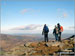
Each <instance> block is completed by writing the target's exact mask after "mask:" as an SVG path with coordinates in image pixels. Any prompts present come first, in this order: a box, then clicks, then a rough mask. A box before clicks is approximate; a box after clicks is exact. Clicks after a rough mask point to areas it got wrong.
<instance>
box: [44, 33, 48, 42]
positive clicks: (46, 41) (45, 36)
mask: <svg viewBox="0 0 75 56" xmlns="http://www.w3.org/2000/svg"><path fill="white" fill-rule="evenodd" d="M45 37H46V42H48V34H46V36H45Z"/></svg>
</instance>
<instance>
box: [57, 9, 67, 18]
mask: <svg viewBox="0 0 75 56" xmlns="http://www.w3.org/2000/svg"><path fill="white" fill-rule="evenodd" d="M57 12H58V16H57V17H58V18H67V17H68V13H67V12H66V10H64V9H61V8H58V9H57Z"/></svg>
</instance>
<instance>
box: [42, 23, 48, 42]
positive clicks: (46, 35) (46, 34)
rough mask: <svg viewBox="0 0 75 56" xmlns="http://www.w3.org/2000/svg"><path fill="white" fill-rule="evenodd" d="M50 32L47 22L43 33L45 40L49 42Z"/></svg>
mask: <svg viewBox="0 0 75 56" xmlns="http://www.w3.org/2000/svg"><path fill="white" fill-rule="evenodd" d="M48 32H49V29H48V26H47V25H46V24H45V25H44V28H43V31H42V35H44V41H45V42H48Z"/></svg>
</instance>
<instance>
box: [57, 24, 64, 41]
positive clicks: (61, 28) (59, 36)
mask: <svg viewBox="0 0 75 56" xmlns="http://www.w3.org/2000/svg"><path fill="white" fill-rule="evenodd" d="M57 27H58V38H59V41H61V34H62V32H63V27H62V26H61V25H60V23H58V24H57Z"/></svg>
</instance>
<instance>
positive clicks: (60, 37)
mask: <svg viewBox="0 0 75 56" xmlns="http://www.w3.org/2000/svg"><path fill="white" fill-rule="evenodd" d="M59 41H61V32H60V33H59Z"/></svg>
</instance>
